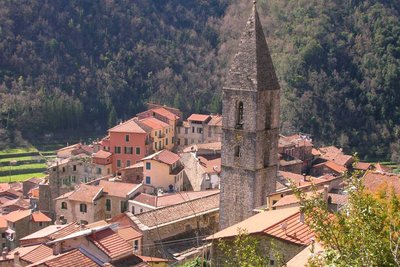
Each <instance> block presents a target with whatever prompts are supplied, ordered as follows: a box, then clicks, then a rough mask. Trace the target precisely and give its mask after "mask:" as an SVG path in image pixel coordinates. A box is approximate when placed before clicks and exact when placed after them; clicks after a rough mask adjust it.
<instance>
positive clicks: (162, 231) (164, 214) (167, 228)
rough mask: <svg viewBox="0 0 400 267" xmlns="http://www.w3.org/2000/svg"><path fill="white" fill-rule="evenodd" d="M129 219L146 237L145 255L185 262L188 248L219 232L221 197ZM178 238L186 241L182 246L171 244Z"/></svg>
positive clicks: (215, 196) (202, 199)
mask: <svg viewBox="0 0 400 267" xmlns="http://www.w3.org/2000/svg"><path fill="white" fill-rule="evenodd" d="M127 214H129V212H128V213H127ZM129 218H130V219H131V220H132V222H133V223H134V226H135V227H136V229H138V230H140V231H141V232H142V234H143V255H147V256H156V257H157V256H158V257H162V258H169V259H175V260H177V258H179V259H181V260H182V259H184V256H183V254H185V253H186V252H187V251H188V250H189V249H195V248H196V247H197V245H200V246H201V245H202V243H203V242H202V239H201V238H200V237H201V236H205V235H208V234H211V233H213V232H215V231H216V230H217V229H218V221H219V194H212V195H209V196H205V197H203V198H198V199H194V200H189V201H185V202H182V203H178V204H175V205H171V206H165V207H162V208H158V209H155V210H150V211H146V212H143V213H140V214H137V215H133V214H129ZM179 239H185V242H181V243H179V246H178V245H177V243H175V244H172V243H171V242H169V241H173V240H179ZM168 243H170V245H168Z"/></svg>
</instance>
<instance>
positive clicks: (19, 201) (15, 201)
mask: <svg viewBox="0 0 400 267" xmlns="http://www.w3.org/2000/svg"><path fill="white" fill-rule="evenodd" d="M13 205H15V206H18V207H20V208H21V209H29V207H30V206H31V203H29V201H27V200H25V199H23V198H16V199H11V200H9V201H7V202H5V203H4V204H2V205H1V206H0V208H6V207H9V206H13Z"/></svg>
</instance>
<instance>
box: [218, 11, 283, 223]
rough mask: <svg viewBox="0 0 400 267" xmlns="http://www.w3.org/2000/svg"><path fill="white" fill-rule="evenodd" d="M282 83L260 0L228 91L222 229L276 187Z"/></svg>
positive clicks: (263, 201) (225, 96) (224, 92)
mask: <svg viewBox="0 0 400 267" xmlns="http://www.w3.org/2000/svg"><path fill="white" fill-rule="evenodd" d="M279 101H280V87H279V83H278V79H277V77H276V73H275V69H274V66H273V64H272V59H271V55H270V53H269V49H268V45H267V42H266V40H265V36H264V32H263V29H262V26H261V22H260V19H259V16H258V12H257V7H256V4H255V3H254V5H253V11H252V13H251V15H250V17H249V19H248V21H247V23H246V26H245V29H244V31H243V33H242V35H241V39H240V43H239V47H238V50H237V53H236V54H235V56H234V59H233V62H232V64H231V66H230V69H229V73H228V77H227V79H226V83H225V85H224V88H223V90H222V105H223V109H222V116H223V137H222V172H221V199H220V202H221V203H220V226H221V229H223V228H226V227H228V226H231V225H233V224H235V223H237V222H240V221H242V220H244V219H246V218H248V217H250V216H251V215H253V209H254V208H256V207H258V206H262V205H264V204H266V196H267V195H268V194H269V193H272V192H275V190H276V176H277V171H278V167H277V166H278V138H279V137H278V135H279V103H280V102H279Z"/></svg>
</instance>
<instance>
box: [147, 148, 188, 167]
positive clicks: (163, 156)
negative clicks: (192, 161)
mask: <svg viewBox="0 0 400 267" xmlns="http://www.w3.org/2000/svg"><path fill="white" fill-rule="evenodd" d="M180 158H181V157H180V156H179V155H177V154H175V153H173V152H171V151H169V150H167V149H164V150H161V151H158V152H156V153H154V154H152V155H150V156H147V157H145V158H143V159H142V160H149V159H152V160H157V161H160V162H163V163H165V164H168V165H172V164H174V163H176V162H177V161H179V159H180Z"/></svg>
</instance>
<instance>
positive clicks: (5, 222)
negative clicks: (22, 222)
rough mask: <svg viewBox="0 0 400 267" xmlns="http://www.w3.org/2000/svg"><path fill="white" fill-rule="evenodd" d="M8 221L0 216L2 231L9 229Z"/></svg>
mask: <svg viewBox="0 0 400 267" xmlns="http://www.w3.org/2000/svg"><path fill="white" fill-rule="evenodd" d="M7 227H8V225H7V220H6V218H4V216H2V215H0V229H1V228H7Z"/></svg>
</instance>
